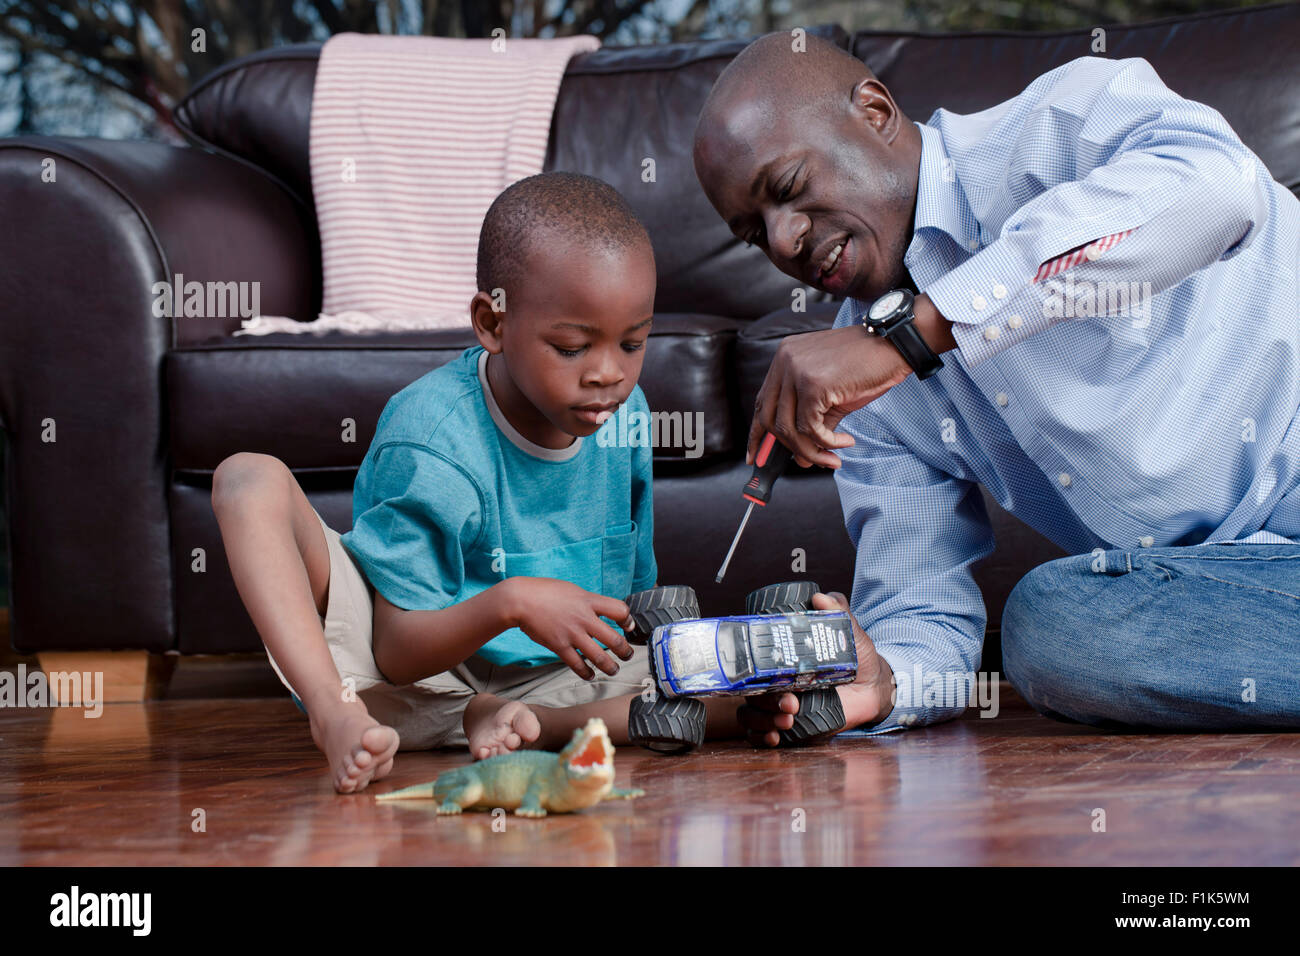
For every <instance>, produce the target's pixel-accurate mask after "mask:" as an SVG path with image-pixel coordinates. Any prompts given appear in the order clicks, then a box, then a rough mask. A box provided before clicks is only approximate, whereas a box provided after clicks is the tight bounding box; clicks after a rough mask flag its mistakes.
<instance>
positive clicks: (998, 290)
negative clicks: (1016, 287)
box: [993, 282, 1007, 299]
mask: <svg viewBox="0 0 1300 956" xmlns="http://www.w3.org/2000/svg"><path fill="white" fill-rule="evenodd" d="M1006 297H1007V287H1006V286H1004V285H1003V284H1002V283H1001V282H999V283H998V284H997V285H995V286H994V287H993V298H995V299H1005V298H1006Z"/></svg>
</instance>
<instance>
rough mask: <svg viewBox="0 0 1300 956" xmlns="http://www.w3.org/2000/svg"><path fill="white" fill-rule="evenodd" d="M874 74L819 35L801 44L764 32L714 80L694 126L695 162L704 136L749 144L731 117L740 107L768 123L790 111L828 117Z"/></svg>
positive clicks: (725, 146) (724, 143)
mask: <svg viewBox="0 0 1300 956" xmlns="http://www.w3.org/2000/svg"><path fill="white" fill-rule="evenodd" d="M873 76H874V74H873V73H872V72H871V71H870V70H869V69H867V65H866V64H865V63H863V62H862V61H861V60H859V59H858V58H857V57H855V56H854V55H853V54H851V53H849V52H848V51H847V50H842V49H840V48H839V47H838V46H836V45H835V44H834V43H831V42H830V41H829V40H824V39H822V38H821V37H819V36H812V35H804V36H803V38H802V40H801V41H800V48H799V49H797V50H796V47H795V40H794V38H793V37H792V36H791V35H790V34H789V33H769V34H767V35H765V36H761V37H759V38H758V39H757V40H755V41H754V42H753V43H751V44H749V46H747V47H745V48H744V49H743V50H741V51H740V53H739V54H738V55H737V56H736V58H735V59H734V60H732V61H731V62H730V63H729V64H727V67H726V69H724V70H723V71H722V74H721V75H720V76H719V77H718V80H717V82H716V83H714V84H713V89H712V90H711V91H710V92H709V97H708V99H707V100H705V102H704V108H703V109H702V110H701V111H700V118H699V121H698V122H697V124H696V127H695V156H696V162H697V164H698V162H699V157H700V153H701V140H713V139H716V140H717V142H716V145H717V146H718V147H720V148H721V149H722V151H724V152H726V151H728V150H729V149H735V148H741V149H747V148H749V143H748V142H747V141H745V140H744V139H738V138H737V133H738V132H740V131H739V129H738V128H737V126H736V124H731V123H729V122H728V119H729V118H730V117H734V116H736V114H737V113H738V112H740V111H751V110H752V111H753V112H754V114H755V115H756V116H758V117H760V118H761V120H762V123H763V125H766V126H769V127H770V126H772V125H775V124H777V123H780V122H782V121H784V120H786V119H788V118H789V117H791V116H792V115H798V116H800V117H801V121H806V120H807V119H808V118H809V117H815V118H818V119H821V118H825V117H827V116H829V115H830V114H831V113H832V111H833V110H834V109H835V108H836V107H839V108H840V109H844V108H847V106H848V103H849V96H850V94H851V93H852V91H853V88H854V87H855V86H857V85H858V83H859V82H860V81H861V80H864V79H866V78H868V77H873Z"/></svg>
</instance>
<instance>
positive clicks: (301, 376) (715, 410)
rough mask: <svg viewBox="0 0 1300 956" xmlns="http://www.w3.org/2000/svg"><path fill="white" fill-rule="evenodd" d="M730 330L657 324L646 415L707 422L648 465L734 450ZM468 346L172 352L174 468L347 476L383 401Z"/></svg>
mask: <svg viewBox="0 0 1300 956" xmlns="http://www.w3.org/2000/svg"><path fill="white" fill-rule="evenodd" d="M738 327H739V323H737V322H736V321H734V320H731V319H721V318H717V317H716V316H701V315H672V314H669V315H657V316H655V323H654V331H653V332H652V334H651V336H650V341H649V343H648V345H647V351H646V360H645V366H644V368H643V369H642V373H641V381H640V385H641V387H642V390H643V391H644V392H645V394H646V399H647V401H648V402H649V404H650V408H651V409H652V410H654V411H663V412H669V413H671V412H679V413H681V417H680V418H674V419H669V420H668V421H669V422H670V423H671V424H672V425H673V426H676V425H677V422H678V421H680V422H681V423H682V425H683V426H684V425H685V422H686V418H685V416H687V415H689V416H691V418H690V422H691V425H692V427H693V426H694V425H695V423H696V422H699V423H700V424H701V425H702V426H703V432H702V438H703V440H702V443H701V442H699V441H697V440H695V439H697V438H698V436H699V433H698V432H695V431H692V432H690V433H686V432H684V431H681V430H680V429H677V430H676V431H675V433H676V434H679V435H681V437H683V438H687V439H691V440H692V445H691V447H687V446H686V445H685V444H681V445H679V446H678V447H670V448H661V449H656V452H655V457H656V459H662V460H665V461H669V460H682V459H689V461H690V462H691V463H692V464H695V465H703V464H706V463H707V462H709V461H711V460H716V459H718V458H720V457H725V456H728V455H731V454H733V453H734V450H735V444H734V438H733V433H734V430H735V429H734V424H733V422H734V416H733V409H732V396H733V393H734V388H733V387H732V385H731V383H730V381H729V379H728V376H727V369H728V368H729V367H730V365H731V359H732V347H733V344H734V341H735V336H736V331H737V329H738ZM476 341H477V340H476V339H475V337H474V334H473V332H472V331H470V330H468V329H446V330H438V331H425V332H402V333H374V334H368V335H358V334H355V333H344V332H330V333H325V334H322V335H286V334H275V335H265V336H239V337H230V338H220V339H213V340H209V341H207V342H203V343H199V344H195V345H190V346H187V347H184V348H177V349H173V350H172V351H171V352H169V353H168V355H167V359H166V369H165V375H166V389H167V407H168V411H169V421H170V434H171V445H170V447H171V457H172V466H173V467H174V468H176V469H178V470H180V471H187V472H205V471H211V470H212V469H214V468H216V466H217V465H218V464H220V463H221V461H222V459H224V458H226V457H227V456H229V455H233V454H235V453H236V452H239V451H255V452H264V453H266V454H273V455H275V456H276V457H278V458H280V459H281V460H282V461H284V462H285V464H287V465H288V466H289V467H290V468H294V469H308V470H318V471H319V470H332V469H337V470H353V469H355V468H357V467H358V466H359V465H360V464H361V460H362V458H364V457H365V454H366V449H368V448H369V447H370V441H371V439H372V438H374V433H375V426H376V425H377V424H378V422H379V415H380V413H381V412H382V411H383V410H384V406H385V405H386V404H387V403H388V399H389V398H391V397H392V396H393V395H394V394H396V393H397V392H398V391H400V390H401V389H403V388H405V387H406V386H407V385H409V384H410V383H411V382H414V381H415V380H416V379H417V378H419V377H420V376H422V375H424V374H425V373H426V372H428V371H430V370H432V369H435V368H437V367H439V366H441V365H443V364H445V363H447V362H449V361H451V360H452V359H453V358H455V357H456V356H457V355H459V354H460V353H461V352H462V351H463V350H464V349H465V348H467V347H469V346H471V345H474V344H475V343H476ZM348 420H351V425H350V426H349V424H348ZM697 450H698V451H699V454H696V451H697Z"/></svg>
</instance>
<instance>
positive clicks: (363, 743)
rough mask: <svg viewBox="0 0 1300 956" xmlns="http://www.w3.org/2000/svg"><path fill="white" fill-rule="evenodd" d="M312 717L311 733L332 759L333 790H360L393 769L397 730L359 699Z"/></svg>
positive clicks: (330, 761) (347, 791) (317, 744)
mask: <svg viewBox="0 0 1300 956" xmlns="http://www.w3.org/2000/svg"><path fill="white" fill-rule="evenodd" d="M317 710H318V711H319V716H313V717H312V718H311V736H312V739H313V740H314V741H316V746H317V747H319V748H320V751H321V753H323V754H324V755H325V759H326V760H328V761H329V764H330V773H331V776H332V777H333V780H334V789H335V790H337V791H338V792H339V793H357V792H359V791H361V790H364V789H365V788H366V787H367V786H368V785H369V783H370V781H372V780H382V779H383V778H384V777H386V776H388V772H389V771H390V770H392V769H393V756H394V755H395V754H396V753H397V745H398V743H399V740H398V737H397V731H396V730H394V729H393V728H392V727H385V726H383V725H382V724H381V723H379V721H377V720H375V718H373V717H371V716H370V714H369V713H367V712H366V707H365V705H364V704H362V703H360V702H350V703H343V702H340V703H339V704H338V705H337V706H333V707H329V708H327V709H325V710H323V711H321V709H320V708H317Z"/></svg>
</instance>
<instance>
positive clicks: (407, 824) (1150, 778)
mask: <svg viewBox="0 0 1300 956" xmlns="http://www.w3.org/2000/svg"><path fill="white" fill-rule="evenodd" d="M0 748H2V752H3V755H4V760H3V761H2V762H0V865H14V864H128V865H130V864H215V865H228V864H246V865H297V864H323V865H331V864H348V865H367V864H405V865H409V864H456V865H494V864H583V865H597V866H605V865H617V864H662V865H684V866H689V865H715V864H728V865H730V864H774V865H796V866H797V865H809V864H827V865H860V866H861V865H868V866H869V865H884V864H945V865H946V864H957V865H961V864H1026V863H1028V864H1046V865H1053V864H1139V865H1141V864H1193V865H1211V864H1232V865H1252V864H1296V863H1300V735H1284V734H1235V735H1228V734H1204V735H1167V736H1157V735H1151V736H1148V735H1122V734H1099V733H1095V732H1094V731H1092V730H1091V729H1089V728H1086V727H1080V726H1076V725H1070V724H1063V723H1057V722H1054V721H1050V720H1047V719H1045V718H1042V717H1039V716H1038V715H1037V714H1034V713H1033V712H1032V711H1030V710H1029V709H1028V708H1027V707H1026V705H1025V704H1024V703H1023V702H1021V701H1020V699H1019V698H1018V697H1016V695H1015V694H1014V692H1013V691H1011V690H1010V688H1009V687H1008V686H1007V685H1005V684H1004V685H1003V687H1002V709H1001V713H1000V714H999V716H998V717H997V718H995V719H992V720H988V719H981V718H979V716H978V714H977V712H975V711H971V712H969V714H968V716H967V717H965V718H963V719H961V720H959V721H956V722H954V723H951V724H948V725H945V726H941V727H937V728H932V729H927V730H920V731H910V732H907V733H902V734H894V735H888V736H885V737H877V738H867V739H857V740H842V741H837V742H835V743H832V744H830V745H825V746H821V747H817V748H811V749H807V750H797V751H769V752H759V751H755V750H752V749H750V748H749V747H747V746H745V745H743V744H722V745H711V746H709V747H707V748H706V749H704V750H703V751H701V752H699V753H696V754H693V755H691V756H688V757H679V758H669V757H658V756H655V755H652V754H648V753H645V752H643V751H639V750H636V749H631V748H625V749H621V750H620V751H619V754H618V768H619V783H620V785H627V784H629V783H630V784H633V785H635V786H638V787H641V788H643V789H645V790H646V792H647V796H646V797H644V798H642V799H641V800H637V801H635V802H633V803H609V804H604V805H602V806H600V807H598V808H595V809H593V810H589V811H586V812H584V813H582V814H578V815H574V816H568V817H564V816H552V817H549V818H547V819H545V820H540V821H532V820H522V819H519V818H516V817H514V816H507V817H506V818H505V827H504V831H503V832H498V831H499V830H500V826H499V825H498V828H497V830H494V828H493V818H492V817H491V816H490V815H488V814H466V815H465V816H462V817H447V818H438V817H436V816H435V814H434V810H433V805H432V803H427V804H426V803H423V802H410V803H385V804H376V803H375V802H374V801H373V800H372V799H371V796H370V794H362V795H357V796H349V797H340V796H337V795H335V794H334V793H333V791H332V790H331V788H330V786H329V783H328V781H327V779H326V775H325V772H324V764H323V763H322V761H321V759H320V757H319V756H318V755H317V753H316V751H315V748H314V747H313V746H312V743H311V740H310V737H309V735H308V732H307V724H306V721H305V719H304V718H303V717H302V716H301V715H300V714H299V713H298V711H297V710H296V709H295V708H294V707H293V705H292V704H291V703H290V702H289V701H287V700H284V699H279V698H275V699H246V700H170V701H162V702H154V703H149V704H142V705H133V704H116V705H111V706H108V707H106V708H105V711H104V715H103V716H102V717H101V718H99V719H97V720H88V719H85V718H83V717H82V715H81V712H80V711H75V710H13V709H9V710H0ZM464 762H465V757H464V756H463V755H461V754H459V753H415V754H400V755H399V757H398V762H397V767H396V770H395V773H394V775H393V776H392V777H390V778H389V779H388V780H386V781H383V782H382V783H381V784H379V785H378V786H377V787H376V788H375V790H376V791H378V790H390V789H396V788H398V787H402V786H405V785H407V784H411V783H417V782H420V781H424V780H428V779H432V778H433V777H434V776H436V775H437V774H438V772H439V771H440V770H443V769H446V768H447V767H451V766H455V765H458V764H461V763H464ZM1098 810H1103V811H1104V812H1105V832H1097V831H1095V830H1094V827H1095V826H1096V822H1095V821H1097V820H1098V819H1100V817H1099V816H1098V814H1097V811H1098ZM200 824H202V827H203V828H204V829H202V830H200V829H199V827H200Z"/></svg>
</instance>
